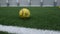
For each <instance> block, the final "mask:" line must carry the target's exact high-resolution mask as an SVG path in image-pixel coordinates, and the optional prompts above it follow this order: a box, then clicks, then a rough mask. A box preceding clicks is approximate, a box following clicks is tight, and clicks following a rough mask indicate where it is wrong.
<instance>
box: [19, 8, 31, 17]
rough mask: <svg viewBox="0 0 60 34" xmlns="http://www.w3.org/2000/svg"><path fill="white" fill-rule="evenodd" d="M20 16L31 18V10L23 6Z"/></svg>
mask: <svg viewBox="0 0 60 34" xmlns="http://www.w3.org/2000/svg"><path fill="white" fill-rule="evenodd" d="M19 16H20V17H21V18H29V17H30V11H29V9H27V8H23V9H21V10H20V11H19Z"/></svg>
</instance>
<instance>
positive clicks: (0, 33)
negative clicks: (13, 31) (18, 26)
mask: <svg viewBox="0 0 60 34" xmlns="http://www.w3.org/2000/svg"><path fill="white" fill-rule="evenodd" d="M0 34H8V33H7V32H2V31H0Z"/></svg>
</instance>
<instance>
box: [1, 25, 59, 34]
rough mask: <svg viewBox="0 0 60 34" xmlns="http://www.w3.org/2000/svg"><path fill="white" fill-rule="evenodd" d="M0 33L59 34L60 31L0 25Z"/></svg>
mask: <svg viewBox="0 0 60 34" xmlns="http://www.w3.org/2000/svg"><path fill="white" fill-rule="evenodd" d="M0 31H3V32H8V33H16V34H60V31H53V30H41V29H32V28H24V27H17V26H6V25H0Z"/></svg>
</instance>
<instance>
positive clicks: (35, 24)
mask: <svg viewBox="0 0 60 34" xmlns="http://www.w3.org/2000/svg"><path fill="white" fill-rule="evenodd" d="M21 8H23V7H0V24H3V25H13V26H20V27H30V28H38V29H50V30H60V8H57V7H44V8H43V7H27V8H28V9H29V10H30V12H31V18H30V19H21V18H19V15H18V13H19V10H20V9H21Z"/></svg>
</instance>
